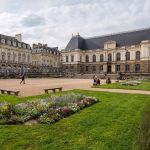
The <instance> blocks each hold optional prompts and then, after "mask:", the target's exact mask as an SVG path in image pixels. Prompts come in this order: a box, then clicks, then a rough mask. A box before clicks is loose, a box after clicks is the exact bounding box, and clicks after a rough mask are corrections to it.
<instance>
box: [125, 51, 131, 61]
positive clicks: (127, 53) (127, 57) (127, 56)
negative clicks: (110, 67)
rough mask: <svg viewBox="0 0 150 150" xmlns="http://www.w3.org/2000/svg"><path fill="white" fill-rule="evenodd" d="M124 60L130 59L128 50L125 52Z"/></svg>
mask: <svg viewBox="0 0 150 150" xmlns="http://www.w3.org/2000/svg"><path fill="white" fill-rule="evenodd" d="M126 60H130V52H126Z"/></svg>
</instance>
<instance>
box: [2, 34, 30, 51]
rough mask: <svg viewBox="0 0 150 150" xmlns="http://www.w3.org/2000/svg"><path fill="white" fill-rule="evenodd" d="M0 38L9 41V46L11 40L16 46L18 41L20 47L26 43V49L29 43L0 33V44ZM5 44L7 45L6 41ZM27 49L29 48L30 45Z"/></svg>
mask: <svg viewBox="0 0 150 150" xmlns="http://www.w3.org/2000/svg"><path fill="white" fill-rule="evenodd" d="M1 39H5V40H6V41H7V40H9V41H11V46H13V42H16V44H17V45H16V47H18V43H21V47H22V48H23V44H25V45H26V49H28V46H29V47H30V45H29V44H27V43H24V42H19V41H18V40H17V39H16V38H15V37H12V36H7V35H3V34H0V44H2V42H1ZM5 45H7V42H6V43H5ZM29 49H31V47H30V48H29Z"/></svg>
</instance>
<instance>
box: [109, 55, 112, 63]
mask: <svg viewBox="0 0 150 150" xmlns="http://www.w3.org/2000/svg"><path fill="white" fill-rule="evenodd" d="M108 62H112V54H108Z"/></svg>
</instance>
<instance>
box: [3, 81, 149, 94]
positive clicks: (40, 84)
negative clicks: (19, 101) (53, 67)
mask: <svg viewBox="0 0 150 150" xmlns="http://www.w3.org/2000/svg"><path fill="white" fill-rule="evenodd" d="M92 82H93V80H92V79H65V78H41V79H39V78H34V79H26V84H20V79H0V88H8V89H16V90H20V95H21V96H32V95H40V94H44V90H43V89H44V88H49V87H58V86H61V87H63V91H66V90H73V89H84V90H94V91H108V92H119V93H139V94H150V91H139V90H123V89H100V88H91V86H92ZM113 82H114V81H113ZM101 84H105V80H101Z"/></svg>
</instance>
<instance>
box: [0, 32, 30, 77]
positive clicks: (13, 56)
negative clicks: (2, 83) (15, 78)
mask: <svg viewBox="0 0 150 150" xmlns="http://www.w3.org/2000/svg"><path fill="white" fill-rule="evenodd" d="M31 63H32V56H31V47H30V45H29V44H27V43H24V42H23V41H22V36H21V34H17V35H16V36H15V37H11V36H6V35H1V34H0V75H10V74H19V73H21V72H29V71H30V67H31Z"/></svg>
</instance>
